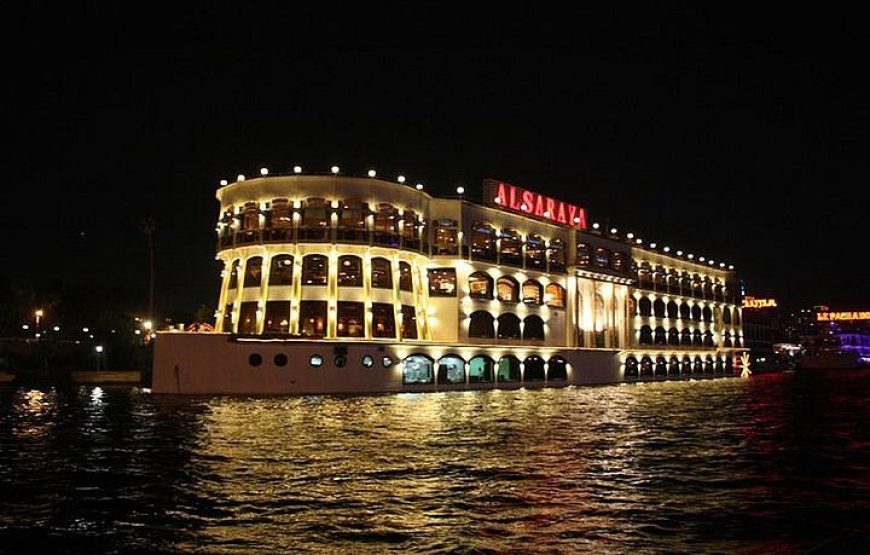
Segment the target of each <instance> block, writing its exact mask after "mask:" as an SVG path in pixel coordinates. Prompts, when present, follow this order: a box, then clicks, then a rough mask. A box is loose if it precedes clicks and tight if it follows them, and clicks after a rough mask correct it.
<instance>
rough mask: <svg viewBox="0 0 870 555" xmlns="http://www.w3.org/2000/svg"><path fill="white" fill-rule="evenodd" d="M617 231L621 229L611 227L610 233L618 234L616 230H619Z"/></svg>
mask: <svg viewBox="0 0 870 555" xmlns="http://www.w3.org/2000/svg"><path fill="white" fill-rule="evenodd" d="M617 231H619V230H618V229H616V228H615V227H611V228H610V233H612V234H614V235H616V232H617Z"/></svg>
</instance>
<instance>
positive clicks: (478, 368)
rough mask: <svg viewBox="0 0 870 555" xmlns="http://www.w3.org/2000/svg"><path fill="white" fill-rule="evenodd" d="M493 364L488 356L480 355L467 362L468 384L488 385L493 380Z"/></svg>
mask: <svg viewBox="0 0 870 555" xmlns="http://www.w3.org/2000/svg"><path fill="white" fill-rule="evenodd" d="M494 366H495V364H494V363H493V360H492V359H491V358H489V357H488V356H484V355H480V356H476V357H474V358H472V359H471V360H469V361H468V381H469V383H488V382H491V381H492V378H493V368H494Z"/></svg>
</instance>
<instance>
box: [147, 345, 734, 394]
mask: <svg viewBox="0 0 870 555" xmlns="http://www.w3.org/2000/svg"><path fill="white" fill-rule="evenodd" d="M412 354H420V355H426V356H429V357H431V358H432V359H434V360H438V359H439V358H440V357H442V356H444V355H447V354H455V355H458V356H460V357H462V358H463V359H465V360H466V361H468V360H470V359H471V358H472V357H475V356H478V355H487V356H489V357H491V358H493V359H494V360H498V359H499V358H500V357H502V356H506V355H514V356H517V357H519V358H520V359H521V360H522V359H523V358H524V357H526V356H530V355H537V356H540V357H542V358H544V359H545V360H548V359H549V358H550V357H562V358H564V359H565V360H566V361H567V363H568V365H567V376H566V378H565V379H548V378H547V376H545V377H544V379H542V380H534V381H530V380H523V379H522V377H521V379H520V380H517V381H501V382H500V381H498V378H497V372H494V376H493V380H492V381H491V382H478V383H470V382H468V377H467V376H466V381H465V382H464V383H438V381H439V379H438V378H439V377H438V376H437V373H436V375H435V376H434V377H433V380H432V381H433V383H429V384H406V383H403V371H402V361H403V360H404V359H405V358H406V357H407V356H409V355H412ZM619 354H620V351H619V350H613V349H577V348H573V349H568V348H556V347H544V346H541V347H536V346H529V345H521V346H520V345H500V344H499V345H480V346H473V345H463V346H460V347H455V346H451V345H444V344H432V343H431V342H426V343H388V342H374V341H338V340H316V341H303V340H295V339H291V340H286V339H282V340H268V339H239V338H236V337H235V336H232V335H230V334H223V333H161V334H159V335H158V337H157V339H156V341H155V347H154V365H153V379H152V391H153V392H154V393H169V394H186V395H207V394H237V395H239V394H242V395H304V394H332V393H339V394H353V393H389V392H392V393H398V392H424V391H445V390H473V389H516V388H519V387H564V386H567V385H591V384H606V383H619V382H624V381H638V379H637V378H633V379H628V380H627V379H625V377H624V376H623V371H622V367H621V365H620V361H619ZM252 355H259V360H260V361H261V362H260V364H258V365H252V364H251V357H252ZM281 355H283V356H284V357H286V359H287V362H286V363H285V364H283V365H279V364H278V363H279V362H283V360H282V359H283V358H284V357H282V356H281ZM314 355H319V356H320V357H322V359H323V363H322V365H321V366H319V367H314V366H312V365H311V364H310V360H311V357H312V356H314ZM337 356H343V357H344V358H345V360H346V364H345V365H344V366H342V367H339V366H336V362H335V361H336V357H337ZM366 356H368V357H371V359H372V361H373V364H372V366H371V367H370V368H367V367H365V366H364V365H363V362H362V361H363V359H364V357H366ZM276 357H277V359H276ZM256 358H257V357H255V359H256ZM385 361H386V363H387V364H385ZM691 377H692V378H709V377H714V376H712V375H709V374H708V375H703V376H691ZM716 377H721V374H720V375H717V376H716ZM685 378H686V376H658V377H648V378H641V381H643V380H644V379H647V380H650V381H656V380H663V379H685Z"/></svg>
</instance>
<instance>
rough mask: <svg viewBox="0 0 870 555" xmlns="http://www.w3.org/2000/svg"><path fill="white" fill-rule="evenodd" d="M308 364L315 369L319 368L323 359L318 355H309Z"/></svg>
mask: <svg viewBox="0 0 870 555" xmlns="http://www.w3.org/2000/svg"><path fill="white" fill-rule="evenodd" d="M308 364H310V365H311V366H314V367H315V368H316V367H318V366H321V365H322V364H323V357H322V356H320V355H311V358H309V359H308Z"/></svg>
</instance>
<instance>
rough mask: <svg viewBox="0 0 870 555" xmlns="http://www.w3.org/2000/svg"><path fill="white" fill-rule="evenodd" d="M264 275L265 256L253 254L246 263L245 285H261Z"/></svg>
mask: <svg viewBox="0 0 870 555" xmlns="http://www.w3.org/2000/svg"><path fill="white" fill-rule="evenodd" d="M262 277H263V257H262V256H252V257H251V258H249V259H248V263H247V264H245V287H259V286H260V279H261V278H262Z"/></svg>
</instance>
